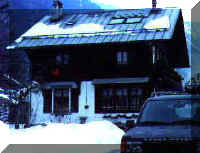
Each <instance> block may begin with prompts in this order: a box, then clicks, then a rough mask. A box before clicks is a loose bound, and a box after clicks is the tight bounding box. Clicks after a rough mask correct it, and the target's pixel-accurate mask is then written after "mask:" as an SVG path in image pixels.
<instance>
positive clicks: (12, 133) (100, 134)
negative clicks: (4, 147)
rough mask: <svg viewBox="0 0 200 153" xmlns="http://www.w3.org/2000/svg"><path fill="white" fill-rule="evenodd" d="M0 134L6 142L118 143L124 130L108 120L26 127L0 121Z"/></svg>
mask: <svg viewBox="0 0 200 153" xmlns="http://www.w3.org/2000/svg"><path fill="white" fill-rule="evenodd" d="M0 126H1V128H0V134H1V135H2V134H3V135H4V138H6V139H7V140H9V142H7V143H8V144H120V143H121V138H122V136H123V135H124V131H122V130H121V129H119V128H118V127H117V126H116V125H114V124H113V123H111V122H109V121H94V122H89V123H87V124H75V123H71V124H63V123H54V124H52V123H51V124H48V125H47V126H42V125H38V126H35V127H31V128H28V129H18V130H16V129H9V128H8V126H7V125H6V124H4V123H2V122H0Z"/></svg>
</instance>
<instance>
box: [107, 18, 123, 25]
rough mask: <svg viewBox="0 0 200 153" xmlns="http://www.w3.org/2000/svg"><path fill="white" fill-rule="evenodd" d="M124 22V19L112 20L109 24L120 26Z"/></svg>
mask: <svg viewBox="0 0 200 153" xmlns="http://www.w3.org/2000/svg"><path fill="white" fill-rule="evenodd" d="M124 21H125V19H112V20H111V21H110V22H109V24H122V23H124Z"/></svg>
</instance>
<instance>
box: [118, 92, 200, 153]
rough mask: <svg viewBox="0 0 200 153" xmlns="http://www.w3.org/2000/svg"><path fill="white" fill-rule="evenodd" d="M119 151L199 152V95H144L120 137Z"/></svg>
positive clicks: (152, 152)
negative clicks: (132, 121)
mask: <svg viewBox="0 0 200 153" xmlns="http://www.w3.org/2000/svg"><path fill="white" fill-rule="evenodd" d="M121 153H200V95H190V94H185V93H184V94H174V95H160V96H154V97H151V98H149V99H147V101H146V102H145V103H144V105H143V107H142V110H141V113H140V115H139V117H138V119H137V122H136V126H135V127H134V128H132V129H130V130H128V131H127V132H126V134H125V135H124V136H123V137H122V141H121Z"/></svg>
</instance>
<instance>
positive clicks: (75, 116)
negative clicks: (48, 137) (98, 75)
mask: <svg viewBox="0 0 200 153" xmlns="http://www.w3.org/2000/svg"><path fill="white" fill-rule="evenodd" d="M80 88H81V90H80V95H79V105H78V106H79V111H78V113H72V114H70V115H64V116H55V115H54V114H51V113H48V114H47V113H44V112H43V107H44V100H43V95H42V91H38V92H32V94H31V99H32V100H31V108H32V113H31V114H32V115H31V120H30V124H39V123H45V122H56V123H59V122H62V123H69V122H74V123H80V122H81V120H80V118H82V117H86V118H87V119H86V122H89V121H97V120H103V119H105V118H103V116H104V115H105V114H102V113H101V114H97V113H95V86H94V85H93V84H92V81H83V82H81V87H80ZM87 105H88V106H89V107H88V108H85V106H87ZM120 114H123V113H110V114H109V115H111V116H112V117H115V116H117V115H120ZM133 114H137V113H128V115H133ZM107 120H110V121H113V122H119V121H120V122H124V121H126V120H127V118H125V117H120V118H118V119H117V118H116V119H111V118H110V119H108V118H107Z"/></svg>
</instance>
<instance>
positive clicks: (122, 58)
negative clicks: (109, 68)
mask: <svg viewBox="0 0 200 153" xmlns="http://www.w3.org/2000/svg"><path fill="white" fill-rule="evenodd" d="M117 64H128V52H125V51H120V52H117Z"/></svg>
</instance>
